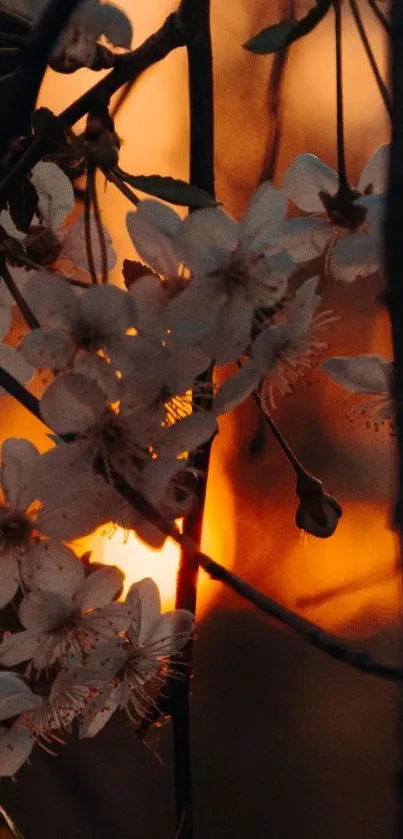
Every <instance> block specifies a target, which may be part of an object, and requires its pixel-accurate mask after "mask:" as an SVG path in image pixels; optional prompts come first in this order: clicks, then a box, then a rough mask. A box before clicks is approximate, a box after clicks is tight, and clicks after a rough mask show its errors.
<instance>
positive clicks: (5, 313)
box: [0, 303, 11, 339]
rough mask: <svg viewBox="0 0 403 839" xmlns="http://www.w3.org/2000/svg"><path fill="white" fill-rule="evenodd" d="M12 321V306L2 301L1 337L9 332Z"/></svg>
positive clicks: (0, 312)
mask: <svg viewBox="0 0 403 839" xmlns="http://www.w3.org/2000/svg"><path fill="white" fill-rule="evenodd" d="M10 323H11V308H10V306H3V305H2V303H0V339H1V338H4V336H5V335H6V334H7V332H8V330H9V328H10Z"/></svg>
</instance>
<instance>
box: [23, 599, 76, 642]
mask: <svg viewBox="0 0 403 839" xmlns="http://www.w3.org/2000/svg"><path fill="white" fill-rule="evenodd" d="M72 611H73V609H72V603H71V601H68V600H67V599H66V598H65V597H63V595H61V594H59V593H58V592H54V591H31V592H30V593H29V594H27V595H26V596H25V597H24V598H23V599H22V601H21V604H20V608H19V612H18V614H19V618H20V621H21V623H22V625H23V626H25V628H26V629H29V630H30V631H31V632H35V633H41V632H50V630H52V629H57V628H58V627H59V626H61V625H62V624H63V623H64V622H65V621H66V620H67V619H68V618H69V617H70V616H71V614H72Z"/></svg>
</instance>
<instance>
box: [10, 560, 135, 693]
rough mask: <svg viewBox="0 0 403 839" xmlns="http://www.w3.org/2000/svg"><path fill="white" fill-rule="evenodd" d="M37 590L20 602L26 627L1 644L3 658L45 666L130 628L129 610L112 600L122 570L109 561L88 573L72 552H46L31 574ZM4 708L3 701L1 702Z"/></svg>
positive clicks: (63, 659) (23, 624) (13, 661)
mask: <svg viewBox="0 0 403 839" xmlns="http://www.w3.org/2000/svg"><path fill="white" fill-rule="evenodd" d="M30 582H31V585H34V587H35V590H34V591H31V592H30V593H29V594H27V595H26V596H25V597H24V598H23V600H22V601H21V604H20V608H19V619H20V622H21V624H22V626H23V627H25V628H24V629H23V630H22V631H21V632H16V633H14V634H12V635H10V636H9V637H6V638H5V639H4V640H3V642H2V643H1V644H0V663H1V664H2V665H4V666H14V665H16V664H20V663H22V662H24V661H32V665H33V667H34V668H35V669H36V670H38V671H41V670H46V669H47V668H49V667H51V666H52V665H53V664H55V663H56V662H61V663H63V662H64V663H65V662H66V661H67V659H68V656H69V654H70V652H75V651H78V652H81V653H82V654H84V653H85V651H86V650H88V649H90V647H91V646H92V645H94V643H95V642H96V640H97V639H99V638H100V637H108V636H110V635H116V634H118V633H119V632H121V631H123V630H124V629H125V628H126V625H127V623H128V616H127V610H126V609H125V607H124V605H123V604H121V603H114V602H112V601H113V599H114V598H115V596H116V595H117V594H118V593H119V591H120V589H121V588H122V585H123V574H122V572H121V571H119V570H118V569H117V568H114V567H112V566H106V567H105V568H99V569H97V570H94V571H92V572H90V573H89V574H88V575H87V576H86V575H85V570H84V565H83V563H82V562H81V561H80V560H79V559H78V558H77V557H76V556H75V555H74V553H73V552H72V551H69V552H67V549H65V551H64V554H63V555H62V556H59V557H58V558H57V559H56V561H55V558H54V556H52V555H51V554H50V555H48V556H47V555H46V554H44V556H43V557H42V558H41V560H38V561H37V562H36V565H35V568H34V570H33V573H32V577H31V580H30ZM0 710H1V704H0Z"/></svg>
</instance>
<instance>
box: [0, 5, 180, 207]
mask: <svg viewBox="0 0 403 839" xmlns="http://www.w3.org/2000/svg"><path fill="white" fill-rule="evenodd" d="M182 46H185V34H184V32H183V29H182V25H181V23H180V20H179V18H178V15H177V14H176V13H175V14H172V15H169V17H167V19H166V20H165V22H164V23H163V24H162V26H161V27H160V29H159V30H158V31H157V32H155V33H154V34H153V35H151V36H150V37H149V38H147V40H146V41H144V43H143V44H141V46H139V47H138V48H137V49H135V50H133V51H132V52H130V53H127V54H126V55H122V56H121V58H120V59H119V61H117V63H116V66H115V67H114V69H113V70H111V72H110V73H108V74H107V75H106V76H104V78H103V79H101V80H100V81H99V82H97V84H95V85H93V87H91V88H90V89H89V90H88V91H87V92H86V93H84V94H83V95H82V96H80V97H79V98H78V99H77V100H76V101H75V102H73V103H72V104H71V105H69V107H68V108H66V109H65V110H64V111H62V113H61V114H59V116H58V117H57V118H56V120H55V131H56V130H59V131H63V130H64V129H66V128H67V127H69V126H72V125H74V124H75V123H76V122H78V120H79V119H81V118H82V117H84V116H85V115H86V114H87V113H88V112H89V111H91V110H92V108H94V107H95V106H97V105H99V104H100V103H102V104H105V105H107V104H108V103H109V100H110V98H111V96H113V94H114V93H116V91H117V90H119V88H120V87H122V85H124V84H125V83H126V82H127V81H130V80H131V79H135V78H138V77H139V76H140V75H141V74H142V73H143V72H144V71H145V70H147V69H148V68H149V67H151V66H152V65H153V64H156V63H157V62H158V61H161V60H162V59H163V58H165V57H166V56H167V55H168V54H169V53H170V52H172V50H175V49H177V48H178V47H182ZM52 139H53V133H52V132H50V134H49V133H45V134H43V135H38V136H36V137H34V139H33V140H32V141H31V143H30V145H29V146H28V148H27V149H26V150H25V151H24V153H23V154H22V156H21V157H20V159H19V160H18V161H17V162H16V163H15V164H14V166H12V167H11V168H10V170H9V172H7V173H6V174H5V175H4V177H3V178H2V180H1V181H0V208H1V207H4V204H5V202H6V200H7V198H8V196H9V195H10V193H11V192H12V190H13V189H14V188H15V186H16V185H18V183H19V182H20V180H21V178H22V177H23V176H24V175H26V174H27V173H28V172H30V171H31V169H32V168H33V166H35V164H36V163H38V161H39V160H41V159H42V157H44V155H45V154H46V153H47V151H48V150H49V148H51V145H52Z"/></svg>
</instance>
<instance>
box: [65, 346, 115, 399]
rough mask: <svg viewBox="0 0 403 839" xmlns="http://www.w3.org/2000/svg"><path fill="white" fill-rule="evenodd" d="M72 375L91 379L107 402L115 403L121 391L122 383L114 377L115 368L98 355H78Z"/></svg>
mask: <svg viewBox="0 0 403 839" xmlns="http://www.w3.org/2000/svg"><path fill="white" fill-rule="evenodd" d="M73 370H74V373H78V374H79V375H80V376H85V378H87V379H92V381H94V382H96V384H97V386H98V387H99V388H100V389H101V390H102V392H103V394H104V396H105V399H106V400H107V401H108V402H117V401H118V400H119V399H120V396H121V391H122V382H121V380H120V379H118V377H117V375H116V367H115V366H114V365H113V364H109V362H108V361H107V360H106V358H102V357H101V356H99V355H94V354H89V353H87V354H86V355H80V356H78V358H75V359H74V363H73Z"/></svg>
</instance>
